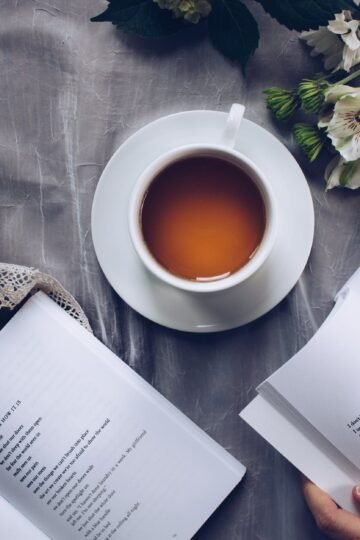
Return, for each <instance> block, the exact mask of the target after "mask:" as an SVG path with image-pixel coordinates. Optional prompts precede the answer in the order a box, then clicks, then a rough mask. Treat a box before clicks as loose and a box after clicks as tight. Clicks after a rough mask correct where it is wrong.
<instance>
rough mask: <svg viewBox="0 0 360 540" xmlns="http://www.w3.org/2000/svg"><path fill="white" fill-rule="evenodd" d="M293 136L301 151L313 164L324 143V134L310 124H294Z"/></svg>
mask: <svg viewBox="0 0 360 540" xmlns="http://www.w3.org/2000/svg"><path fill="white" fill-rule="evenodd" d="M293 129H294V135H295V139H296V142H297V143H298V145H299V146H300V148H301V150H302V151H303V152H304V154H305V155H306V156H307V157H308V159H309V160H310V161H311V162H313V161H315V159H316V158H317V157H318V155H319V154H320V152H321V150H322V149H323V148H324V145H325V142H326V135H325V133H324V132H323V131H322V130H320V129H319V128H318V127H317V126H312V125H311V124H295V125H294V128H293Z"/></svg>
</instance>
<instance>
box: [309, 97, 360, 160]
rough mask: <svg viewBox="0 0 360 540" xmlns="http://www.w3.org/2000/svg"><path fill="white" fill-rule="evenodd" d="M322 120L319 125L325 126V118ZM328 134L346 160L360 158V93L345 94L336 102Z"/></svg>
mask: <svg viewBox="0 0 360 540" xmlns="http://www.w3.org/2000/svg"><path fill="white" fill-rule="evenodd" d="M320 122H321V125H319V127H325V125H326V124H325V121H324V119H323V118H322V119H321V120H320ZM327 135H328V137H329V138H330V139H331V142H332V144H333V146H334V147H335V148H336V150H337V151H338V152H339V153H340V155H341V156H342V157H343V158H344V159H345V161H356V160H358V159H360V94H359V93H353V94H345V95H344V96H343V97H341V98H340V99H339V100H338V101H337V102H336V103H335V107H334V112H333V115H332V117H331V118H330V119H329V121H328V124H327Z"/></svg>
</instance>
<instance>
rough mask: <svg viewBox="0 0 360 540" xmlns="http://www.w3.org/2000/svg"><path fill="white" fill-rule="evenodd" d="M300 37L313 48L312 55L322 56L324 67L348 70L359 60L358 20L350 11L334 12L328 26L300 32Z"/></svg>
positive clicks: (359, 32)
mask: <svg viewBox="0 0 360 540" xmlns="http://www.w3.org/2000/svg"><path fill="white" fill-rule="evenodd" d="M354 3H355V4H356V5H359V3H360V2H359V0H354ZM300 38H301V39H303V40H305V41H306V43H307V44H308V45H309V46H310V47H312V48H313V50H312V52H311V54H312V56H317V55H319V54H322V55H323V56H324V66H325V69H333V70H334V71H337V70H339V69H343V70H345V71H350V69H351V68H352V67H353V66H355V65H357V64H358V63H359V62H360V21H358V20H356V19H353V18H352V15H351V11H347V10H346V11H342V12H341V13H338V14H336V15H335V20H333V21H329V24H328V26H321V27H320V28H319V29H318V30H310V31H308V32H302V33H301V35H300Z"/></svg>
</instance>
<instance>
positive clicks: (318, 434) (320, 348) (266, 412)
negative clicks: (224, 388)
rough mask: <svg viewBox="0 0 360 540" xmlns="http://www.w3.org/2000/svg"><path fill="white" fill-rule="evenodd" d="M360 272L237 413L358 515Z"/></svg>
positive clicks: (359, 474) (337, 500)
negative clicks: (354, 491) (312, 332)
mask: <svg viewBox="0 0 360 540" xmlns="http://www.w3.org/2000/svg"><path fill="white" fill-rule="evenodd" d="M359 323H360V269H359V270H358V271H357V272H356V274H354V276H353V277H352V278H351V279H350V280H349V281H348V283H347V284H346V285H345V286H344V287H343V288H342V289H341V291H340V292H339V293H338V295H337V297H336V304H335V307H334V309H333V310H332V312H331V313H330V315H329V317H328V318H327V319H326V321H325V322H324V324H323V325H322V327H321V328H320V329H319V330H318V332H317V333H316V334H315V336H314V337H313V338H312V339H311V340H310V341H309V343H308V344H307V345H306V346H305V347H304V348H303V349H302V350H301V351H300V352H298V353H297V354H296V355H295V356H294V357H293V358H292V359H291V360H289V362H287V363H286V364H285V365H284V366H283V367H281V368H280V369H279V370H278V371H276V372H275V373H274V374H273V375H272V376H271V377H269V378H268V379H267V380H266V381H264V382H263V383H262V384H261V385H260V386H259V387H258V389H257V391H258V393H259V395H258V397H256V398H255V399H254V400H253V401H252V402H251V403H250V405H248V406H247V407H246V408H245V409H244V410H243V411H242V412H241V414H240V416H241V417H242V418H243V419H244V420H245V421H246V422H247V423H248V424H250V425H251V426H252V427H253V428H254V429H255V430H256V431H257V432H258V433H260V434H261V435H262V436H263V437H264V438H265V439H267V441H268V442H269V443H270V444H272V445H273V446H274V447H275V448H276V449H277V450H278V451H279V452H281V453H282V454H283V455H284V456H285V457H286V458H287V459H288V460H289V461H291V462H292V463H293V464H294V465H295V466H296V467H297V468H298V469H299V470H300V471H301V472H303V473H304V474H305V475H306V476H307V477H309V478H310V479H311V480H312V481H313V482H314V483H316V484H317V485H318V486H319V487H320V488H322V489H323V490H324V491H326V492H327V493H328V494H329V495H331V497H332V498H333V499H334V500H335V501H336V502H337V503H338V504H339V505H340V506H342V507H343V508H345V509H347V510H350V511H352V512H355V513H359V510H358V509H357V508H356V507H355V504H354V503H353V500H352V496H351V490H352V488H353V486H354V485H355V484H359V483H360V324H359Z"/></svg>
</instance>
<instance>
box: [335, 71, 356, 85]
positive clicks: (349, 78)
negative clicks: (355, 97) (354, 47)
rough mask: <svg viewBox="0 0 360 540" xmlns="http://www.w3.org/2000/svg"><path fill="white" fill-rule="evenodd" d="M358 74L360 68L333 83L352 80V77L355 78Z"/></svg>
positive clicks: (343, 82)
mask: <svg viewBox="0 0 360 540" xmlns="http://www.w3.org/2000/svg"><path fill="white" fill-rule="evenodd" d="M359 76H360V69H358V70H356V71H354V72H353V73H351V74H350V75H348V76H347V77H345V79H342V80H341V81H339V82H337V83H335V84H346V83H348V82H350V81H352V80H353V79H356V77H359Z"/></svg>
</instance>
